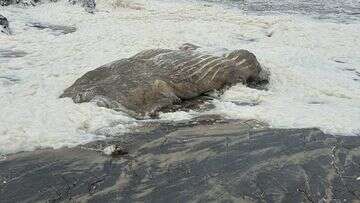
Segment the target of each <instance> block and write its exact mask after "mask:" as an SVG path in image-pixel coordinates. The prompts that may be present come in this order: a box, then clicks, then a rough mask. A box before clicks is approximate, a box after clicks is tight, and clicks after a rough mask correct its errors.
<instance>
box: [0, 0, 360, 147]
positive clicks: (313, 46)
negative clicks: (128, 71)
mask: <svg viewBox="0 0 360 203" xmlns="http://www.w3.org/2000/svg"><path fill="white" fill-rule="evenodd" d="M254 2H255V1H254ZM273 2H274V3H276V2H277V1H273ZM289 2H290V1H289ZM133 3H135V2H134V1H129V4H130V5H131V4H133ZM136 3H137V4H134V5H136V6H137V7H134V6H133V7H131V6H129V7H126V8H116V9H115V8H113V7H112V6H111V1H110V2H109V1H102V0H99V1H98V6H99V7H98V9H99V11H98V12H97V13H96V14H95V15H92V14H88V13H86V12H84V11H83V9H82V8H80V7H77V6H71V5H68V4H67V3H66V2H58V3H53V4H42V5H39V6H38V7H31V8H28V9H23V8H18V7H15V6H10V7H3V8H0V13H2V14H3V15H4V16H6V17H7V18H8V19H9V21H10V26H11V28H12V30H13V32H14V35H12V36H5V35H0V48H1V49H2V50H13V51H14V50H21V51H23V52H26V53H27V54H26V55H24V56H22V57H12V58H5V57H1V56H0V76H2V79H1V81H5V82H1V83H0V95H1V97H0V108H1V109H0V110H1V112H2V113H1V114H0V152H3V153H10V152H17V151H21V150H33V149H36V148H37V147H54V148H59V147H62V146H74V145H77V144H81V143H86V142H89V141H92V140H96V139H104V138H106V137H107V136H113V135H121V134H122V133H124V132H127V131H128V130H130V127H131V126H135V125H137V121H135V120H134V119H133V118H130V117H128V116H127V115H126V114H124V113H121V112H115V111H112V110H109V109H104V108H99V107H97V106H95V105H94V104H74V103H73V102H72V101H71V100H70V99H59V98H58V96H59V95H60V94H61V93H62V91H63V90H64V89H65V88H66V87H68V86H70V85H71V84H72V83H73V82H74V81H75V80H76V79H77V78H79V77H80V76H82V75H83V74H84V73H86V72H87V71H89V70H92V69H94V68H96V67H99V66H100V65H102V64H105V63H108V62H110V61H113V60H116V59H120V58H124V57H129V56H131V55H133V54H135V53H137V52H139V51H141V50H144V49H149V48H172V49H175V48H177V47H178V46H180V45H181V44H183V43H187V42H188V43H194V44H197V45H200V46H201V47H203V49H205V50H208V51H209V52H213V53H222V52H224V51H227V50H232V49H239V48H242V49H248V50H250V51H252V52H254V53H255V55H256V56H257V57H258V59H259V61H260V62H261V64H262V65H263V66H264V67H266V68H268V69H269V70H270V72H271V82H270V85H269V90H268V91H261V90H254V89H250V88H247V87H243V86H241V85H239V86H235V87H232V88H231V89H230V90H228V91H227V92H226V93H225V94H224V95H223V96H222V97H221V98H219V99H218V100H215V101H214V105H215V106H216V108H215V109H214V110H212V111H209V112H205V113H218V114H222V115H224V116H226V117H229V118H245V119H246V118H249V119H258V120H261V121H265V122H268V123H269V124H270V125H271V126H273V127H284V128H298V127H319V128H320V129H322V130H324V131H325V132H327V133H332V134H342V135H356V134H359V132H360V102H359V101H360V82H359V79H360V76H359V74H358V73H359V72H360V58H359V56H360V50H359V47H360V39H359V37H358V33H360V22H359V21H358V20H354V18H353V17H348V18H347V17H342V20H341V21H337V20H324V19H320V18H319V17H315V18H314V15H303V14H301V12H298V13H297V14H293V13H292V14H289V12H287V11H286V9H285V10H284V12H273V13H271V12H270V13H266V12H258V13H256V12H252V13H249V12H247V11H246V10H244V9H239V8H238V7H232V6H229V5H228V4H218V3H209V2H207V3H205V2H203V1H176V2H175V1H170V0H167V1H156V0H151V1H145V0H144V1H136ZM355 3H356V2H355ZM139 5H140V6H139ZM252 5H256V4H252ZM276 5H277V4H276ZM355 5H356V4H355ZM134 8H136V9H134ZM139 8H140V9H139ZM280 8H282V7H279V9H280ZM331 8H332V7H331ZM333 8H337V7H336V6H334V7H333ZM345 8H346V9H347V10H349V9H350V10H351V9H352V8H348V6H344V9H345ZM253 10H254V11H256V10H261V9H253ZM273 10H274V9H273ZM280 10H281V9H280ZM333 10H334V9H333ZM275 11H276V9H275ZM352 12H354V13H355V11H352ZM318 16H320V15H318ZM353 16H356V15H353ZM31 22H42V23H46V24H51V25H66V26H70V27H76V29H77V30H76V31H75V32H73V33H68V34H66V35H54V33H53V31H52V30H51V29H43V30H39V29H34V28H29V27H28V26H27V25H28V23H31ZM9 78H10V79H9ZM14 78H15V80H13V79H14ZM247 103H248V104H257V105H244V104H247ZM196 115H199V113H198V112H195V111H191V112H188V113H187V112H176V113H168V114H162V115H161V119H163V120H183V119H189V118H191V117H194V116H196Z"/></svg>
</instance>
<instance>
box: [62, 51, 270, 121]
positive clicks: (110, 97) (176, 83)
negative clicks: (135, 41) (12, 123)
mask: <svg viewBox="0 0 360 203" xmlns="http://www.w3.org/2000/svg"><path fill="white" fill-rule="evenodd" d="M197 48H198V47H197V46H195V45H191V44H185V45H183V46H181V47H180V48H179V49H178V50H170V49H151V50H145V51H142V52H140V53H138V54H136V55H134V56H132V57H130V58H125V59H121V60H118V61H114V62H112V63H109V64H106V65H103V66H101V67H99V68H97V69H95V70H92V71H90V72H88V73H86V74H85V75H83V76H82V77H81V78H79V79H78V80H76V81H75V83H74V84H73V85H72V86H70V87H69V88H67V89H66V90H65V91H64V93H63V94H62V95H61V96H60V97H71V98H72V100H73V101H74V102H75V103H82V102H96V103H97V104H98V105H99V106H103V107H107V108H111V109H115V110H122V111H124V109H126V111H128V113H130V114H132V115H135V116H141V117H142V116H145V115H151V114H153V113H154V112H157V111H158V110H160V109H161V108H164V107H169V106H171V105H173V104H177V103H179V102H181V101H182V100H187V99H192V98H195V97H197V96H199V95H201V94H203V93H206V92H209V91H212V90H221V89H224V88H225V87H228V86H232V85H234V84H237V83H243V84H245V85H246V84H249V83H252V84H253V83H254V82H255V83H256V82H257V81H263V80H264V77H263V76H262V75H263V74H262V71H263V70H262V68H261V66H260V64H259V62H258V61H257V59H256V57H255V55H254V54H252V53H251V52H249V51H246V50H235V51H232V52H230V53H228V54H225V55H223V56H214V55H209V54H204V53H202V52H199V51H197V50H196V49H197Z"/></svg>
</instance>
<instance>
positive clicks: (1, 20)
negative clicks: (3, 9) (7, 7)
mask: <svg viewBox="0 0 360 203" xmlns="http://www.w3.org/2000/svg"><path fill="white" fill-rule="evenodd" d="M0 32H2V33H5V34H7V35H10V34H11V31H10V27H9V21H8V19H7V18H5V16H3V15H1V14H0Z"/></svg>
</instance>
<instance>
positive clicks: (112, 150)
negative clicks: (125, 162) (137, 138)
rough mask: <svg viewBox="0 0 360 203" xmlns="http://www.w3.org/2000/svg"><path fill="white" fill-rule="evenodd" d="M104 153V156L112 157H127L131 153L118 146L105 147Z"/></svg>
mask: <svg viewBox="0 0 360 203" xmlns="http://www.w3.org/2000/svg"><path fill="white" fill-rule="evenodd" d="M103 152H104V154H106V155H109V156H110V155H111V156H121V155H126V154H128V153H129V152H127V151H126V150H124V149H122V148H121V147H120V146H118V145H110V146H108V147H105V149H104V150H103Z"/></svg>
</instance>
